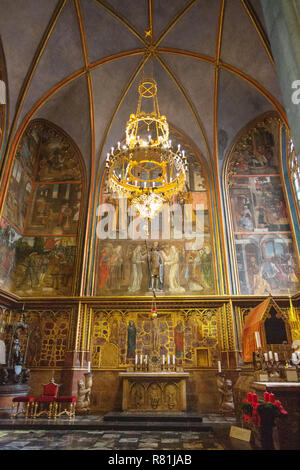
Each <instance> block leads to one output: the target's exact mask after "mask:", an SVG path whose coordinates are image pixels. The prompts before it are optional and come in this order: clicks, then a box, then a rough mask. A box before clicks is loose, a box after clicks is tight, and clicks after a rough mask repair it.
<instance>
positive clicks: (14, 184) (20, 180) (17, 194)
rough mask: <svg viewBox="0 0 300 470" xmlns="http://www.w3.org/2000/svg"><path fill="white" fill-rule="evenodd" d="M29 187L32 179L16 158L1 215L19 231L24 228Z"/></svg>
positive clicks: (30, 187)
mask: <svg viewBox="0 0 300 470" xmlns="http://www.w3.org/2000/svg"><path fill="white" fill-rule="evenodd" d="M31 189H32V179H31V178H30V177H29V176H28V174H27V173H26V172H25V171H24V170H23V169H22V167H21V166H20V164H19V162H18V161H17V160H16V161H15V163H14V166H13V170H12V174H11V178H10V183H9V186H8V191H7V196H6V200H5V206H4V210H3V216H4V217H5V218H6V219H7V220H8V221H9V222H11V223H12V224H13V225H15V227H16V228H17V229H18V230H20V231H23V229H24V224H25V219H26V213H27V208H28V202H29V198H30V193H31Z"/></svg>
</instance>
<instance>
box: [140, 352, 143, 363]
mask: <svg viewBox="0 0 300 470" xmlns="http://www.w3.org/2000/svg"><path fill="white" fill-rule="evenodd" d="M140 362H141V364H143V354H141V356H140Z"/></svg>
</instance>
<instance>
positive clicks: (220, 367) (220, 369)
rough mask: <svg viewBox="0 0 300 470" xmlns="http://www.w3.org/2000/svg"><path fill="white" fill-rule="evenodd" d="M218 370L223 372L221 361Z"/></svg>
mask: <svg viewBox="0 0 300 470" xmlns="http://www.w3.org/2000/svg"><path fill="white" fill-rule="evenodd" d="M218 372H222V366H221V361H218Z"/></svg>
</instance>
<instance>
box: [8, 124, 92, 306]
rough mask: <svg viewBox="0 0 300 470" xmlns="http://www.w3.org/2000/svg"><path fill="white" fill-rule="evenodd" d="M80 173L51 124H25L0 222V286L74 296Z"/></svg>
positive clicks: (22, 292) (82, 188)
mask: <svg viewBox="0 0 300 470" xmlns="http://www.w3.org/2000/svg"><path fill="white" fill-rule="evenodd" d="M85 192H86V170H85V165H84V161H83V158H82V155H81V153H80V151H79V149H78V147H77V145H76V144H75V142H74V141H73V140H72V139H71V137H70V136H69V135H68V134H66V133H65V131H63V130H62V129H61V128H60V127H58V126H57V125H55V124H53V123H51V122H49V121H47V120H45V119H35V120H33V121H31V122H30V123H29V125H28V126H27V128H26V130H25V132H24V134H23V135H22V138H21V139H20V141H19V144H18V146H17V148H16V151H15V154H14V156H13V165H12V172H11V175H10V179H9V183H8V189H7V192H6V196H5V200H4V204H3V207H2V214H1V215H2V217H1V221H0V250H2V253H3V256H2V265H1V266H0V270H1V275H0V282H1V287H2V288H4V289H7V290H9V291H11V292H12V293H14V294H17V295H19V296H22V297H36V296H45V295H46V296H53V297H56V296H62V295H72V294H74V293H75V289H76V286H75V279H76V276H74V271H75V272H77V271H78V270H79V268H80V263H79V259H80V256H79V252H80V246H81V239H82V235H83V228H84V227H83V225H84V217H83V210H84V206H85Z"/></svg>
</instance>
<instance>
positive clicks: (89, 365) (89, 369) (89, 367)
mask: <svg viewBox="0 0 300 470" xmlns="http://www.w3.org/2000/svg"><path fill="white" fill-rule="evenodd" d="M88 372H91V363H90V361H89V362H88Z"/></svg>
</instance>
